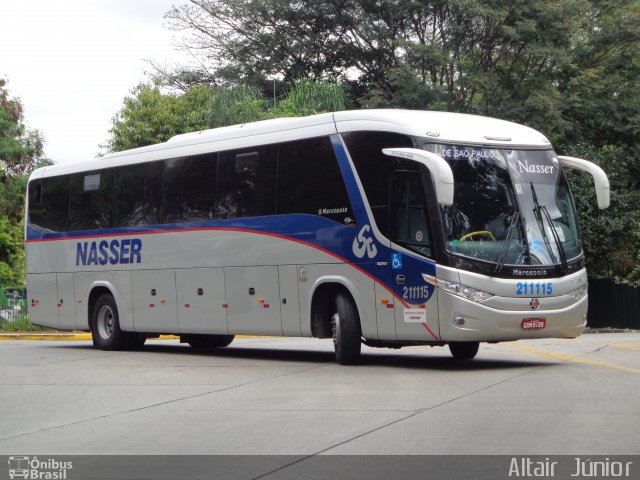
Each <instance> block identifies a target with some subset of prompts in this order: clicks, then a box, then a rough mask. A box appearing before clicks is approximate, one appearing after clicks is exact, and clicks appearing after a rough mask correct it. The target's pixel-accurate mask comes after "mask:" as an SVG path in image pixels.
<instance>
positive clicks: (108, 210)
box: [69, 170, 113, 230]
mask: <svg viewBox="0 0 640 480" xmlns="http://www.w3.org/2000/svg"><path fill="white" fill-rule="evenodd" d="M112 222H113V170H102V171H96V172H85V173H78V174H76V175H72V176H71V198H70V207H69V230H90V229H96V228H108V227H110V226H111V225H112Z"/></svg>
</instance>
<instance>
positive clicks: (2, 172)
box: [0, 78, 44, 182]
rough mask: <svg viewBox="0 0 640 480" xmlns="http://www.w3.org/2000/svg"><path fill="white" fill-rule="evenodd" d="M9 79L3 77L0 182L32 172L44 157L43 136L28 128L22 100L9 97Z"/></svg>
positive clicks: (0, 119) (0, 81) (0, 100)
mask: <svg viewBox="0 0 640 480" xmlns="http://www.w3.org/2000/svg"><path fill="white" fill-rule="evenodd" d="M6 84H7V81H6V80H4V79H2V78H0V182H3V181H5V179H6V178H7V177H8V176H19V175H23V174H25V173H28V172H29V171H31V170H32V169H33V168H34V167H35V165H36V163H37V162H38V160H39V159H40V158H41V157H42V149H43V145H44V138H43V137H42V135H41V134H40V133H39V132H38V131H37V130H31V129H28V128H26V127H25V125H24V123H23V120H24V116H23V108H22V104H21V103H20V100H19V99H15V98H13V99H12V98H9V91H8V90H7V89H6V88H5V86H6Z"/></svg>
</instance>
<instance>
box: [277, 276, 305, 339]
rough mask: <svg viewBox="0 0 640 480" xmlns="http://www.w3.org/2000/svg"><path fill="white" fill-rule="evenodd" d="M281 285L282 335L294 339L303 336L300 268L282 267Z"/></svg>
mask: <svg viewBox="0 0 640 480" xmlns="http://www.w3.org/2000/svg"><path fill="white" fill-rule="evenodd" d="M278 281H279V283H280V298H281V301H280V308H281V313H282V334H283V335H287V336H292V337H299V336H300V335H302V324H301V323H300V302H299V300H298V267H297V266H296V265H281V266H279V267H278Z"/></svg>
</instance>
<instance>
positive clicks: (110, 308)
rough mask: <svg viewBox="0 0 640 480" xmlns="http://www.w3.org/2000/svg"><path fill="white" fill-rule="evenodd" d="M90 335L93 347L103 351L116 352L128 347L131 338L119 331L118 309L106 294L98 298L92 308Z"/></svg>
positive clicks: (111, 298)
mask: <svg viewBox="0 0 640 480" xmlns="http://www.w3.org/2000/svg"><path fill="white" fill-rule="evenodd" d="M91 335H92V336H93V344H94V346H96V347H98V348H101V349H103V350H117V349H120V348H126V347H128V346H129V345H130V341H131V337H130V335H129V334H127V332H123V331H122V330H120V320H119V316H118V307H117V306H116V302H115V300H114V299H113V297H112V296H111V295H110V294H108V293H105V294H102V295H101V296H100V297H98V300H96V303H95V305H94V306H93V315H92V316H91Z"/></svg>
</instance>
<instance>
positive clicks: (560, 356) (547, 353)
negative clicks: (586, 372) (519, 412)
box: [505, 345, 640, 375]
mask: <svg viewBox="0 0 640 480" xmlns="http://www.w3.org/2000/svg"><path fill="white" fill-rule="evenodd" d="M505 346H506V347H507V348H512V349H514V350H521V351H523V352H529V353H534V354H536V355H542V356H543V357H548V358H553V359H554V360H560V361H562V362H576V363H584V364H586V365H593V366H596V367H605V368H613V369H615V370H622V371H623V372H628V373H635V374H636V375H640V369H638V368H629V367H623V366H622V365H616V364H613V363H607V362H601V361H599V360H593V359H590V358H585V357H580V356H576V355H568V354H566V353H561V352H553V351H551V350H544V349H542V348H535V347H530V346H528V345H505Z"/></svg>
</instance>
